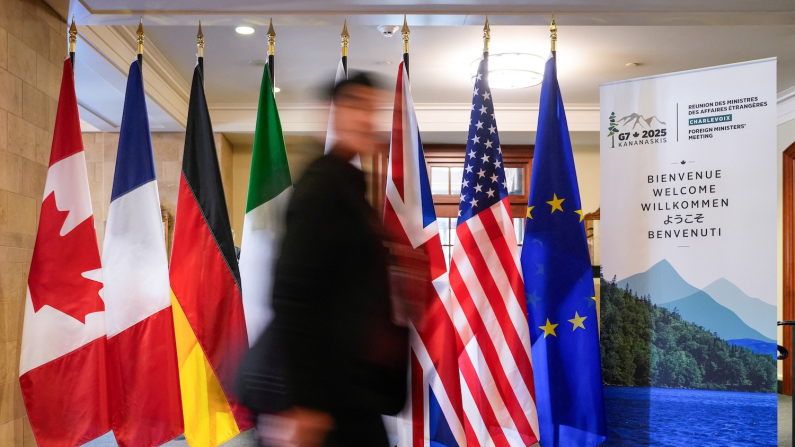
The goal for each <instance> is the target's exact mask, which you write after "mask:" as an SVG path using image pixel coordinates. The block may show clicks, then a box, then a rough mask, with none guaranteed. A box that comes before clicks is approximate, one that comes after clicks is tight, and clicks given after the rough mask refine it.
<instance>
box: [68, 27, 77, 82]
mask: <svg viewBox="0 0 795 447" xmlns="http://www.w3.org/2000/svg"><path fill="white" fill-rule="evenodd" d="M76 46H77V26H75V16H74V14H72V26H70V27H69V59H71V60H72V71H74V70H75V47H76Z"/></svg>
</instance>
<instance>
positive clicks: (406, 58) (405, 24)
mask: <svg viewBox="0 0 795 447" xmlns="http://www.w3.org/2000/svg"><path fill="white" fill-rule="evenodd" d="M400 33H401V34H403V65H405V66H406V74H408V73H409V34H411V30H410V29H409V24H408V22H407V21H406V14H403V29H401V30H400Z"/></svg>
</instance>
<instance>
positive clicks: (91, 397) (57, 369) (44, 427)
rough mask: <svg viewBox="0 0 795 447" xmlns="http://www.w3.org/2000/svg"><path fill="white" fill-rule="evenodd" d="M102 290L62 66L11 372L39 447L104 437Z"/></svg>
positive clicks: (67, 74) (68, 71)
mask: <svg viewBox="0 0 795 447" xmlns="http://www.w3.org/2000/svg"><path fill="white" fill-rule="evenodd" d="M102 287H103V285H102V264H101V261H100V256H99V248H98V246H97V235H96V231H95V230H94V212H93V210H92V208H91V196H90V194H89V189H88V176H87V173H86V158H85V152H84V151H83V140H82V137H81V134H80V118H79V117H78V112H77V99H76V97H75V88H74V75H73V73H72V63H71V60H70V59H66V60H65V61H64V67H63V78H62V81H61V94H60V99H59V101H58V114H57V116H56V119H55V131H54V134H53V143H52V151H51V153H50V166H49V170H48V171H47V181H46V183H45V186H44V198H43V201H42V204H41V218H40V220H39V228H38V232H37V234H36V244H35V246H34V248H33V259H32V261H31V266H30V275H29V277H28V291H27V297H26V300H25V322H24V326H23V330H22V353H21V358H20V365H19V374H20V378H19V381H20V384H21V387H22V395H23V397H24V401H25V407H26V409H27V412H28V417H29V418H30V424H31V427H32V428H33V434H34V435H35V437H36V441H37V442H38V445H39V446H42V447H51V446H54V447H72V446H78V445H81V444H84V443H86V442H88V441H90V440H92V439H94V438H97V437H99V436H101V435H103V434H105V433H107V432H108V431H110V428H111V425H110V413H109V409H108V398H107V380H106V370H105V368H106V362H105V352H106V345H107V339H106V337H105V303H104V301H103V299H102Z"/></svg>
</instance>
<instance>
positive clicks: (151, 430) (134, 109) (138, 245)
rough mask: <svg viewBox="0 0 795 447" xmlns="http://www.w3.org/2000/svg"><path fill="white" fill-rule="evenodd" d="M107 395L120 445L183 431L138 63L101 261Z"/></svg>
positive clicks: (141, 444)
mask: <svg viewBox="0 0 795 447" xmlns="http://www.w3.org/2000/svg"><path fill="white" fill-rule="evenodd" d="M102 275H103V278H104V283H105V290H104V298H105V319H106V328H107V333H108V348H107V365H108V390H109V391H108V395H109V396H108V397H109V402H110V409H111V422H112V426H113V432H114V434H115V436H116V440H117V441H118V443H119V445H120V446H121V447H132V446H135V447H150V446H156V445H160V444H163V443H165V442H167V441H169V440H171V439H173V438H175V437H176V436H178V435H179V434H181V433H182V432H183V419H182V401H181V397H180V385H179V368H178V366H177V351H176V343H175V337H174V320H173V316H172V312H171V289H170V285H169V280H168V260H167V255H166V242H165V236H164V233H163V226H162V218H161V214H160V198H159V196H158V192H157V180H156V177H155V162H154V156H153V154H152V140H151V135H150V134H149V121H148V115H147V111H146V98H145V96H144V84H143V78H142V74H141V66H140V65H139V63H138V62H137V61H136V62H133V64H132V65H131V66H130V74H129V77H128V78H127V93H126V96H125V98H124V114H123V116H122V122H121V132H120V135H119V148H118V152H117V155H116V173H115V175H114V177H113V192H112V195H111V202H110V209H109V210H108V222H107V226H106V229H105V244H104V247H103V257H102Z"/></svg>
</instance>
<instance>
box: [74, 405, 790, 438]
mask: <svg viewBox="0 0 795 447" xmlns="http://www.w3.org/2000/svg"><path fill="white" fill-rule="evenodd" d="M256 445H257V443H256V441H255V440H254V434H253V432H251V431H247V432H245V433H243V434H241V435H240V436H237V437H236V438H233V439H231V440H230V441H229V442H227V443H226V444H223V447H256ZM778 445H779V446H791V445H792V397H790V396H784V395H781V394H779V395H778ZM116 446H117V445H116V439H115V438H114V437H113V435H112V434H111V433H108V434H107V435H105V436H103V437H101V438H98V439H95V440H94V441H91V442H89V443H88V444H85V445H84V446H83V447H116ZM164 446H165V447H188V443H187V442H185V439H184V438H182V437H180V438H177V439H174V440H173V441H170V442H168V443H166V444H164Z"/></svg>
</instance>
